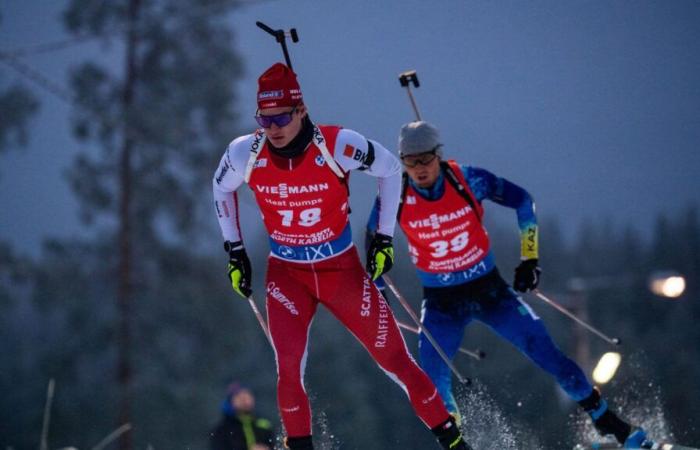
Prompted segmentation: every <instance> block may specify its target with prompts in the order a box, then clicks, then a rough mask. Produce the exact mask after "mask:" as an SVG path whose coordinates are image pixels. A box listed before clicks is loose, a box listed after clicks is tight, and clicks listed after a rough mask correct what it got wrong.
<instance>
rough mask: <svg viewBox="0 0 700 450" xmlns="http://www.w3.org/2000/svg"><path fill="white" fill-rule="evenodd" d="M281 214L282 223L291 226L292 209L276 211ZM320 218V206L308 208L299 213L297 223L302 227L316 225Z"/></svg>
mask: <svg viewBox="0 0 700 450" xmlns="http://www.w3.org/2000/svg"><path fill="white" fill-rule="evenodd" d="M277 212H278V213H279V214H280V215H281V216H282V225H283V226H285V227H291V226H292V222H293V221H294V211H292V210H289V209H286V210H281V211H277ZM320 220H321V208H309V209H305V210H303V211H301V212H300V213H299V219H298V220H297V224H299V225H301V226H302V227H311V226H314V225H316V224H317V223H318V222H319V221H320Z"/></svg>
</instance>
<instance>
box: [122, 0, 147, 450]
mask: <svg viewBox="0 0 700 450" xmlns="http://www.w3.org/2000/svg"><path fill="white" fill-rule="evenodd" d="M140 3H141V0H129V11H128V14H129V16H128V25H127V27H128V28H127V29H128V31H127V33H128V34H127V42H126V64H125V77H124V78H125V79H124V91H123V95H122V111H123V119H124V130H123V133H124V135H123V143H122V149H121V154H120V161H119V192H120V195H119V269H118V271H119V275H118V276H119V278H118V279H119V281H118V283H119V287H118V289H117V307H118V314H119V319H118V320H119V325H118V326H119V329H118V337H117V346H118V362H117V365H118V368H117V383H118V385H119V397H120V398H119V417H118V426H121V425H123V424H127V423H130V422H131V376H132V369H131V322H132V315H131V294H132V284H131V258H132V253H131V233H132V229H131V196H132V168H131V153H132V151H133V147H134V134H133V128H132V114H131V110H132V105H133V98H134V88H135V84H136V79H137V74H136V47H137V44H138V42H137V40H138V36H137V30H136V25H137V19H138V12H139V8H140ZM132 443H133V440H132V433H131V432H127V433H124V434H123V435H122V436H121V438H120V439H119V449H120V450H131V449H132Z"/></svg>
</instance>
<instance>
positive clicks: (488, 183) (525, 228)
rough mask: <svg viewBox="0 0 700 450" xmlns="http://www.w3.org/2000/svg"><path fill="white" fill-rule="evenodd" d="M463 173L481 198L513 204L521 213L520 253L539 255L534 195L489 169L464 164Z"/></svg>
mask: <svg viewBox="0 0 700 450" xmlns="http://www.w3.org/2000/svg"><path fill="white" fill-rule="evenodd" d="M461 169H462V174H463V175H464V178H465V179H466V180H467V183H469V187H470V188H471V190H472V192H473V193H474V195H475V196H476V199H477V200H478V201H479V202H482V201H483V200H484V199H488V200H491V201H493V202H495V203H498V204H499V205H503V206H507V207H509V208H513V209H515V211H516V214H517V216H518V228H520V236H521V242H522V246H521V250H522V251H521V257H522V258H523V259H529V258H537V254H538V249H537V241H538V236H537V235H538V230H537V217H536V216H535V202H534V200H533V199H532V196H531V195H530V194H529V193H528V192H527V191H526V190H525V189H523V188H521V187H520V186H518V185H517V184H515V183H511V182H510V181H508V180H506V179H505V178H500V177H497V176H496V175H494V174H492V173H491V172H489V171H488V170H485V169H480V168H478V167H468V166H461Z"/></svg>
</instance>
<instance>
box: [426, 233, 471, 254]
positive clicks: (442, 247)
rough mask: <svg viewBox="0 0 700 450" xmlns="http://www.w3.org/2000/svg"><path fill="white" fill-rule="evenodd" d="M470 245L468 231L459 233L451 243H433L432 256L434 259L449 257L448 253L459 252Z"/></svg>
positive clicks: (431, 244)
mask: <svg viewBox="0 0 700 450" xmlns="http://www.w3.org/2000/svg"><path fill="white" fill-rule="evenodd" d="M468 243H469V233H468V232H467V231H465V232H463V233H459V234H458V235H457V236H455V237H453V238H452V239H450V240H449V241H433V242H431V243H430V246H431V247H432V248H433V250H434V251H433V252H432V253H430V256H432V257H433V258H442V257H443V256H445V255H447V252H449V251H452V252H458V251H460V250H463V249H464V247H466V246H467V244H468Z"/></svg>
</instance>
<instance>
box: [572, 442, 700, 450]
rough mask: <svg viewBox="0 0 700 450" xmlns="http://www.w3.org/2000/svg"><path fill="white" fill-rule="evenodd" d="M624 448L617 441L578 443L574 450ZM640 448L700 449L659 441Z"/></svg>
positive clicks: (648, 449) (642, 449)
mask: <svg viewBox="0 0 700 450" xmlns="http://www.w3.org/2000/svg"><path fill="white" fill-rule="evenodd" d="M620 448H624V447H622V446H620V445H619V444H615V443H605V444H590V445H588V446H584V445H581V444H579V445H577V446H576V447H574V450H609V449H620ZM639 449H640V450H644V449H647V450H700V449H698V448H696V447H687V446H685V445H678V444H669V443H658V444H653V445H652V446H651V447H639Z"/></svg>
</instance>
